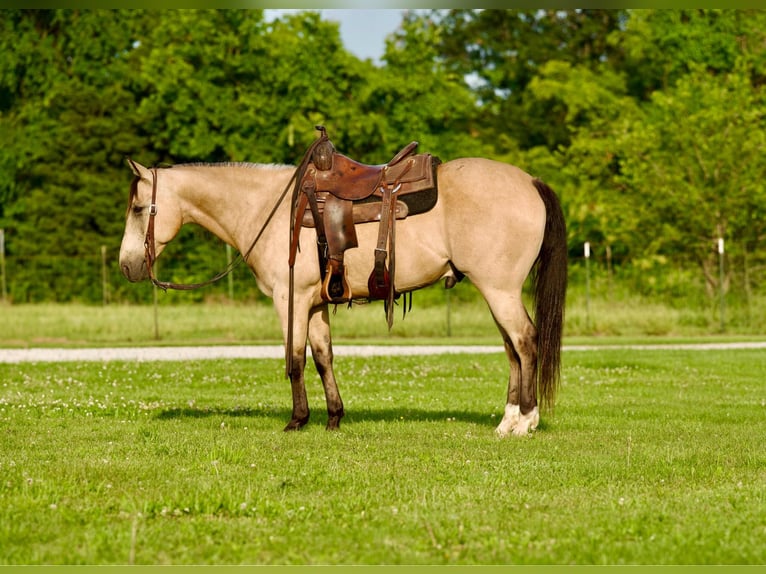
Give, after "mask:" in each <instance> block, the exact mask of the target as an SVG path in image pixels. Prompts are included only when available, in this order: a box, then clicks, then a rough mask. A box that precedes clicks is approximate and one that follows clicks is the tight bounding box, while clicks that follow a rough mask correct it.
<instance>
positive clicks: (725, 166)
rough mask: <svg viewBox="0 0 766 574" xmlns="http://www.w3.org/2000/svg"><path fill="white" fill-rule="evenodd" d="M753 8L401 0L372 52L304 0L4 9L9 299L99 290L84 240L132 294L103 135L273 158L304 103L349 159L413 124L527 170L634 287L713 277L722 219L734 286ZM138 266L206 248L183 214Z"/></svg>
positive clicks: (113, 283)
mask: <svg viewBox="0 0 766 574" xmlns="http://www.w3.org/2000/svg"><path fill="white" fill-rule="evenodd" d="M764 30H766V12H764V11H761V10H679V9H674V10H465V9H457V10H432V11H408V12H405V13H403V18H402V23H401V25H400V27H399V28H398V29H397V30H396V31H395V32H394V33H393V34H392V35H391V36H390V37H389V38H388V40H387V45H386V52H385V56H384V59H383V63H382V65H379V66H376V65H374V64H373V63H372V62H370V61H360V60H359V59H358V58H356V57H355V56H353V55H352V54H350V53H349V52H348V51H347V50H346V48H345V47H344V46H343V43H342V41H341V38H340V34H339V30H338V25H337V24H336V23H332V22H327V21H323V20H322V19H321V18H320V16H319V14H318V13H317V12H312V11H305V12H299V13H295V14H292V15H289V16H284V17H283V18H281V19H278V20H275V21H273V22H266V21H265V20H264V18H263V13H262V11H261V10H163V11H151V12H150V11H145V10H4V11H3V18H2V19H0V52H2V54H3V58H2V59H1V60H0V137H2V139H3V141H4V142H10V145H5V146H3V147H2V148H1V149H0V227H1V228H3V229H5V236H6V249H7V253H6V255H7V273H8V281H7V283H8V290H9V296H10V299H11V301H14V302H17V303H18V302H39V301H46V300H47V301H51V300H52V301H73V300H76V301H83V302H98V301H101V300H102V288H101V283H100V279H101V276H102V270H101V269H100V263H101V256H100V249H101V247H102V246H104V247H105V248H106V254H107V261H108V264H109V269H108V272H107V275H108V280H109V289H110V297H111V299H112V300H115V301H131V302H148V301H149V300H150V299H151V292H150V291H149V290H147V289H146V288H145V286H141V285H131V284H128V283H127V282H125V281H123V280H121V279H120V277H119V270H118V269H117V268H116V256H117V253H118V250H119V242H120V238H121V233H122V224H123V214H124V201H125V196H126V194H127V189H128V185H129V182H130V178H131V175H130V172H129V171H128V169H127V168H126V166H125V157H126V156H132V157H134V158H135V159H137V160H139V161H142V162H143V163H145V164H149V165H151V164H158V163H162V162H169V163H178V162H187V161H258V162H277V163H295V162H297V161H298V160H299V159H300V158H301V157H302V155H303V153H304V151H305V149H306V147H307V146H308V145H309V143H310V142H311V141H312V140H313V138H314V137H315V132H314V126H315V125H316V124H319V123H323V124H325V125H326V126H327V127H328V130H329V132H330V134H331V138H332V139H333V141H334V143H335V144H336V146H337V147H338V149H339V150H341V151H343V152H344V153H346V154H348V155H351V156H354V157H356V158H358V159H360V160H362V161H366V162H368V163H381V162H383V161H385V160H386V159H388V158H390V157H391V156H392V155H393V154H394V153H396V152H397V151H399V149H401V148H402V147H403V146H404V145H405V144H406V143H408V142H409V141H411V140H418V141H419V142H420V149H421V150H423V151H428V152H431V153H433V154H435V155H437V156H439V157H441V158H442V159H444V160H449V159H452V158H455V157H460V156H484V157H492V158H496V159H500V160H502V161H507V162H510V163H514V164H516V165H519V166H521V167H522V168H525V169H527V170H529V171H530V172H532V173H533V174H534V175H536V176H538V177H541V178H542V179H544V180H546V181H547V182H548V183H549V184H551V185H552V187H553V188H554V189H555V190H556V191H557V193H558V194H559V195H560V196H561V198H562V204H563V208H564V212H565V215H566V219H567V223H568V229H569V251H570V255H571V256H572V257H576V256H579V254H581V253H582V245H583V243H584V242H586V241H587V242H590V243H591V245H592V248H593V250H594V251H598V252H601V253H609V256H608V264H609V265H614V266H616V267H619V268H621V270H622V271H623V275H622V276H623V277H633V278H634V284H633V289H634V291H635V292H637V293H639V294H642V295H648V294H650V293H652V294H653V295H654V296H663V295H664V293H663V291H662V290H661V289H660V288H659V287H657V285H659V284H662V283H663V282H662V281H661V280H659V279H658V278H659V277H660V276H663V275H664V276H668V275H671V274H677V275H678V276H681V275H684V276H686V275H689V276H690V277H691V276H693V275H694V274H695V273H696V274H697V275H698V278H699V279H701V280H702V281H704V282H705V284H706V285H707V290H708V293H709V295H713V294H716V293H717V292H718V290H719V288H720V287H721V286H720V285H719V283H720V279H719V276H718V260H717V253H716V251H715V241H717V238H718V237H723V238H724V239H725V240H726V254H725V258H726V259H725V274H724V282H723V288H724V289H725V290H727V291H728V292H730V293H731V294H732V295H733V296H735V297H737V298H744V299H746V300H747V299H750V298H752V296H753V293H755V292H756V291H757V289H758V288H759V287H760V286H761V285H763V284H764V281H766V273H764V270H766V252H765V251H764V249H763V240H764V238H765V237H766V228H765V227H764V225H765V224H764V221H766V212H765V211H766V207H765V206H766V198H765V197H764V193H765V192H764V186H763V184H762V181H761V180H762V174H763V173H764V163H763V162H764V159H763V158H764V154H763V149H764V146H765V145H766V133H764V128H763V124H764V111H763V110H764V105H765V102H764V94H763V90H764V86H765V85H766V49H764V46H766V42H765V41H764V40H765V38H766V32H764ZM160 267H161V275H162V276H164V277H169V278H172V279H174V280H176V281H193V280H199V279H203V278H206V277H209V276H211V275H212V274H214V273H215V272H216V271H218V270H219V269H222V268H223V267H225V254H224V246H223V245H222V244H221V243H220V241H218V240H217V239H216V238H214V237H213V236H212V235H211V234H209V233H208V232H205V231H203V230H199V229H192V230H187V231H184V232H183V233H182V234H181V235H180V236H179V238H178V239H177V240H176V242H175V244H174V248H173V249H171V250H168V251H167V252H166V254H165V255H164V256H163V258H161V260H160ZM247 276H248V274H247V272H246V270H245V271H243V272H242V273H240V272H239V271H238V275H237V278H238V279H245V278H246V277H247ZM692 283H693V285H692V284H690V286H689V288H688V290H689V292H692V291H693V290H694V289H696V283H697V282H696V280H695V281H693V282H692ZM226 293H227V289H226V286H225V285H222V286H216V287H213V288H210V289H208V290H206V291H205V292H204V293H198V294H186V295H185V297H186V299H185V300H203V299H206V298H220V297H225V296H226ZM173 297H175V295H174V296H173ZM241 298H243V299H258V298H259V295H258V294H257V292H256V289H255V287H254V286H252V287H251V288H250V289H249V290H248V291H247V292H246V293H244V294H243V295H241Z"/></svg>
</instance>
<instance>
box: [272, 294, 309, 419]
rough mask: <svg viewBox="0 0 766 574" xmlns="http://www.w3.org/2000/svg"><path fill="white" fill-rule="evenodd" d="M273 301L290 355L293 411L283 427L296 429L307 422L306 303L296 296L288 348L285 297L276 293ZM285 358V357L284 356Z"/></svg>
mask: <svg viewBox="0 0 766 574" xmlns="http://www.w3.org/2000/svg"><path fill="white" fill-rule="evenodd" d="M274 303H275V307H276V309H277V313H278V314H279V318H280V320H281V322H282V331H283V334H284V340H285V354H287V353H290V354H291V355H292V368H291V370H290V372H289V373H288V376H289V378H290V389H291V391H292V395H293V413H292V416H291V417H290V422H289V423H287V426H286V427H285V430H286V431H289V430H298V429H300V428H301V427H303V426H304V425H305V424H306V423H307V422H309V401H308V397H307V396H306V383H305V380H304V376H303V373H304V369H305V367H306V334H307V332H308V314H309V312H308V305H307V304H305V305H304V304H301V303H300V301H299V300H298V298H297V297H296V301H295V311H294V318H295V321H294V324H293V345H292V348H288V345H287V321H288V310H287V309H288V306H287V297H279V296H278V295H277V294H276V293H275V296H274ZM285 358H287V357H285Z"/></svg>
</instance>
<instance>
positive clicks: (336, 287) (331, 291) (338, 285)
mask: <svg viewBox="0 0 766 574" xmlns="http://www.w3.org/2000/svg"><path fill="white" fill-rule="evenodd" d="M322 300H323V301H326V302H328V303H347V302H349V301H351V287H350V286H349V284H348V279H347V278H346V266H345V265H341V266H340V268H339V269H338V270H337V272H335V273H333V270H332V269H331V266H330V265H329V264H328V265H327V273H326V274H325V278H324V281H322Z"/></svg>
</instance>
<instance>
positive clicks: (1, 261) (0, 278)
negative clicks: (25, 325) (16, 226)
mask: <svg viewBox="0 0 766 574" xmlns="http://www.w3.org/2000/svg"><path fill="white" fill-rule="evenodd" d="M0 284H2V289H1V290H2V293H3V304H5V303H7V302H8V293H7V291H6V285H5V229H0Z"/></svg>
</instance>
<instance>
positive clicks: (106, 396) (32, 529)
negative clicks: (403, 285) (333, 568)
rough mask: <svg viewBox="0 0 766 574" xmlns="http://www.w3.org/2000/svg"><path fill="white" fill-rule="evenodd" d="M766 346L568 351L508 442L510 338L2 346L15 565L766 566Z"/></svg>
mask: <svg viewBox="0 0 766 574" xmlns="http://www.w3.org/2000/svg"><path fill="white" fill-rule="evenodd" d="M764 354H765V353H764V352H763V351H752V350H751V351H725V352H723V351H721V352H711V351H706V352H699V351H651V352H650V351H643V352H636V351H618V350H609V351H602V352H567V353H565V355H564V370H563V385H562V389H561V392H560V395H559V400H558V403H557V407H556V411H555V415H554V416H551V415H550V414H546V415H544V416H543V422H542V424H541V429H540V430H538V431H537V432H535V433H534V434H532V435H531V436H530V437H527V438H521V439H518V438H510V439H505V440H499V439H497V438H495V436H494V434H493V429H494V426H495V425H496V424H497V423H498V422H499V420H500V417H501V416H502V408H503V402H504V394H505V384H506V383H505V381H506V377H507V368H506V365H505V360H504V358H503V357H502V355H501V354H499V353H498V354H497V355H495V354H492V355H475V356H474V355H465V356H463V355H445V356H429V357H396V358H386V357H378V358H372V359H361V358H341V359H338V360H337V361H336V362H337V371H338V376H339V380H340V386H341V392H342V394H343V397H344V400H345V403H346V409H347V413H348V414H347V417H346V418H345V419H344V421H343V423H342V428H341V430H340V431H339V432H335V433H328V432H326V431H325V430H324V423H325V422H326V413H325V412H324V399H323V396H322V391H321V385H320V384H319V382H318V379H317V377H316V376H315V373H314V372H313V368H310V369H309V370H310V373H309V378H308V388H309V399H310V402H311V406H312V408H313V415H312V420H311V422H310V423H309V425H308V426H307V427H306V428H305V429H304V430H303V431H301V432H298V433H284V432H282V430H281V429H282V427H283V426H284V424H285V423H286V422H287V420H288V418H289V410H290V399H289V386H288V384H287V383H286V381H285V380H284V379H283V377H282V368H283V365H282V362H281V361H271V360H265V361H244V360H235V361H199V362H197V361H190V362H184V363H172V362H171V363H120V362H117V363H103V364H102V363H84V364H72V363H66V364H19V365H0V381H2V382H1V383H0V384H1V385H2V386H1V387H0V429H1V431H0V432H2V434H3V438H2V441H0V477H2V478H1V479H0V562H2V563H5V564H42V563H47V564H81V563H88V564H118V563H119V564H126V563H136V564H142V563H152V564H165V563H174V564H188V563H196V564H211V563H217V564H240V563H251V564H309V563H332V564H377V563H387V564H404V563H407V564H447V563H450V564H497V563H503V564H528V563H535V564H539V563H545V564H570V563H576V564H619V563H627V564H734V563H743V564H763V563H764V562H766V544H764V540H765V539H766V526H765V525H764V521H763V517H764V516H766V441H764V440H763V437H764V436H766V387H764V383H763V381H764V380H765V379H766V361H765V360H764V358H765V357H764Z"/></svg>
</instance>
